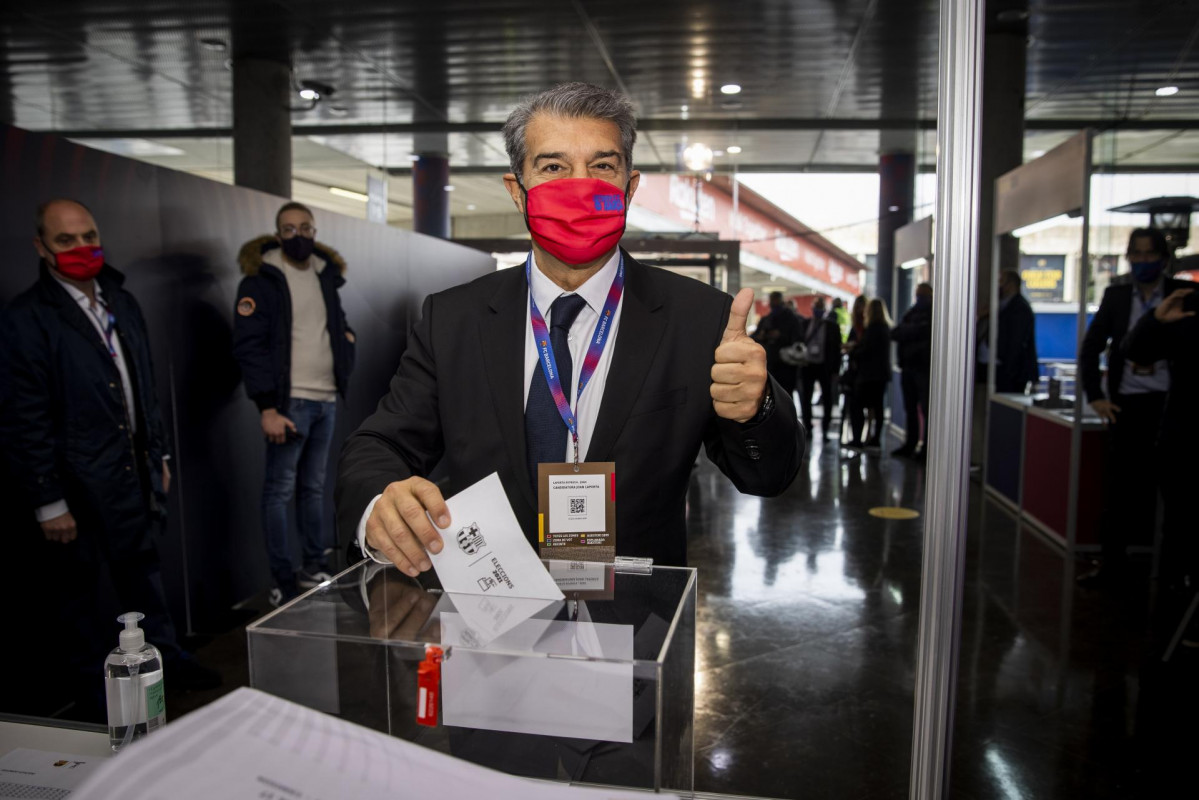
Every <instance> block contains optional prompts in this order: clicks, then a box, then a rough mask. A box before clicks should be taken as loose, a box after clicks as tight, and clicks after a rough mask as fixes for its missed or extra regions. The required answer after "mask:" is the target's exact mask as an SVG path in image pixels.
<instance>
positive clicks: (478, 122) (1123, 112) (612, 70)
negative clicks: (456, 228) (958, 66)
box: [0, 0, 1199, 171]
mask: <svg viewBox="0 0 1199 800" xmlns="http://www.w3.org/2000/svg"><path fill="white" fill-rule="evenodd" d="M991 6H992V7H991V12H990V16H991V19H990V22H989V24H990V25H992V26H997V27H1007V28H1009V29H1015V30H1024V29H1025V28H1026V29H1027V34H1028V48H1027V62H1026V63H1027V77H1026V93H1025V98H1026V100H1025V102H1026V117H1027V119H1028V129H1029V132H1028V144H1027V147H1026V149H1028V150H1032V149H1046V148H1047V147H1050V146H1052V145H1053V144H1055V143H1056V142H1058V141H1061V140H1062V139H1064V138H1065V137H1066V136H1068V135H1069V134H1070V133H1072V132H1074V131H1075V130H1077V129H1078V128H1079V127H1080V126H1082V125H1084V124H1095V125H1100V126H1102V127H1105V128H1108V129H1111V130H1114V131H1116V133H1115V136H1116V137H1118V143H1117V144H1113V145H1112V147H1111V148H1109V152H1111V153H1112V157H1113V158H1114V159H1116V161H1117V165H1118V166H1122V167H1127V168H1138V169H1151V168H1170V169H1181V168H1189V167H1194V165H1195V164H1196V163H1197V162H1199V130H1197V129H1199V56H1197V53H1199V45H1197V43H1196V39H1197V38H1199V0H1141V1H1140V2H1114V1H1113V0H1078V2H1069V1H1068V0H1034V1H1033V2H1030V3H1025V4H1023V7H1024V8H1027V17H1026V18H1025V17H1024V16H1023V14H1022V13H1021V12H1022V7H1021V6H1022V4H1021V3H1019V2H1015V1H1014V0H1009V1H1008V2H1002V3H992V4H991ZM937 7H938V3H937V0H794V1H793V2H784V1H782V0H756V1H749V2H745V1H743V2H731V1H729V2H716V1H715V0H713V1H710V2H682V1H681V0H657V1H656V2H655V1H650V0H639V1H637V2H632V1H631V0H607V1H606V2H603V3H600V2H597V1H596V0H558V1H557V2H543V3H537V2H521V1H520V0H497V1H496V2H486V0H474V1H473V2H471V1H469V0H441V1H440V2H438V1H437V0H431V1H430V2H424V3H408V2H396V1H395V0H389V1H388V2H375V1H374V0H368V1H363V2H355V1H354V0H344V1H343V2H340V3H338V2H329V0H324V2H309V0H285V1H278V2H276V1H273V0H251V1H249V2H215V1H214V0H200V1H199V2H187V3H182V2H178V0H174V1H173V2H161V1H159V0H152V1H151V2H138V1H136V0H107V1H105V2H87V3H84V2H62V1H61V0H40V1H36V2H34V1H31V0H8V2H7V3H6V4H5V5H4V7H3V10H2V11H0V119H3V120H4V121H11V122H13V123H15V124H16V125H19V126H21V127H25V128H30V129H33V130H56V131H62V132H64V133H67V134H69V135H71V136H75V137H85V136H86V137H97V136H124V137H133V136H135V137H140V138H149V139H164V138H169V137H187V138H199V137H206V136H209V137H212V136H228V135H229V130H230V127H231V125H232V119H231V97H230V95H231V91H232V80H231V75H232V73H231V72H230V67H229V64H230V62H231V59H233V58H234V57H235V55H236V56H237V57H241V56H259V57H267V58H276V59H282V60H286V61H289V62H290V63H291V64H292V66H293V70H294V75H295V80H296V82H297V85H298V82H299V81H301V80H318V81H321V82H323V83H327V84H329V85H331V86H332V87H334V88H335V90H336V91H335V93H334V94H333V95H332V96H330V97H326V98H325V99H324V100H323V101H322V102H321V103H319V104H317V106H316V108H315V109H314V110H311V111H306V112H295V113H294V116H293V124H294V126H295V128H296V132H297V134H303V135H319V136H321V137H322V138H321V139H319V141H321V142H323V143H324V144H326V145H328V146H331V147H334V148H336V149H339V150H342V151H343V152H346V153H348V154H350V155H352V156H355V157H356V158H360V159H362V160H364V161H366V162H367V163H370V164H373V165H376V166H390V167H403V166H405V165H407V164H408V163H410V162H409V161H408V158H407V156H408V154H409V153H411V152H413V150H414V149H416V148H418V147H419V146H420V145H419V144H418V143H416V142H415V141H414V137H415V136H416V135H417V134H421V135H429V134H432V135H435V136H441V135H444V136H445V137H446V139H445V142H444V144H443V146H444V147H445V148H446V150H447V151H448V152H449V153H450V155H451V163H452V165H453V167H454V168H455V169H460V170H491V169H499V168H502V167H503V165H504V164H505V163H506V159H505V157H504V155H503V148H502V144H501V141H500V137H499V135H498V127H499V123H500V122H502V120H503V119H504V117H505V116H506V115H507V113H508V111H509V109H510V108H511V106H512V104H513V102H514V101H515V100H516V99H517V98H518V97H520V96H521V95H522V94H525V93H528V92H532V91H535V90H537V89H540V88H543V87H545V86H546V85H549V84H551V83H554V82H558V81H563V80H586V81H591V82H595V83H600V84H604V85H608V86H614V87H619V88H622V89H624V90H625V91H627V92H628V93H629V95H630V96H631V97H632V98H633V100H634V101H635V103H636V105H637V109H638V114H639V118H640V125H641V130H642V132H643V133H642V140H641V142H639V145H638V151H637V156H636V157H637V161H638V166H640V167H642V168H643V169H654V168H660V169H670V168H673V166H674V164H675V162H676V146H677V145H678V144H679V143H680V142H682V141H683V140H684V138H690V140H692V141H695V140H697V139H699V140H704V141H706V142H708V143H710V144H711V145H712V146H713V147H715V148H723V147H726V146H727V145H729V144H734V143H735V144H739V145H741V146H742V147H743V148H744V149H743V152H742V153H741V154H740V155H739V156H738V157H737V160H738V164H739V166H740V167H741V168H743V169H758V170H778V171H783V170H802V169H821V170H828V169H838V168H848V169H874V168H875V166H876V165H877V160H878V153H879V151H880V150H881V149H886V148H889V147H894V146H903V147H910V148H913V149H914V150H915V151H916V152H917V154H918V156H919V158H920V160H921V163H922V164H923V165H926V166H927V165H931V163H932V161H933V144H934V138H935V133H934V129H935V115H936V83H937V80H936V78H937V76H936V68H937V64H936V62H937V58H936V55H937V54H936V45H937ZM1001 11H1003V12H1005V13H1004V14H1003V16H1002V18H997V16H996V15H997V14H998V13H999V12H1001ZM208 40H214V41H212V42H210V41H208ZM206 42H208V43H207V44H206ZM222 44H223V46H224V49H221V47H220V45H222ZM731 82H735V83H739V84H740V85H741V86H743V87H744V89H743V91H742V92H741V93H740V94H739V95H735V96H726V95H723V94H721V92H720V90H719V87H720V86H721V84H724V83H731ZM1167 84H1170V85H1177V86H1179V87H1180V89H1181V91H1180V92H1179V93H1178V94H1176V95H1174V96H1172V97H1162V98H1159V97H1157V96H1155V94H1154V89H1156V88H1158V87H1160V86H1164V85H1167ZM725 159H726V160H725V161H724V162H718V163H725V164H727V163H729V162H728V160H727V159H728V157H727V156H726V157H725Z"/></svg>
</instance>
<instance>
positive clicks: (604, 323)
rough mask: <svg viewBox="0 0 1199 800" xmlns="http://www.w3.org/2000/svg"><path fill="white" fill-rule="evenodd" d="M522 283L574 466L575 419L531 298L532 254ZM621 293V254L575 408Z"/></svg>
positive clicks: (589, 347) (593, 336) (546, 329)
mask: <svg viewBox="0 0 1199 800" xmlns="http://www.w3.org/2000/svg"><path fill="white" fill-rule="evenodd" d="M525 280H526V282H528V284H529V321H530V323H531V324H532V325H533V338H534V339H535V340H536V344H537V354H538V356H539V358H538V361H540V362H541V371H542V373H543V374H544V375H545V382H546V383H547V384H549V387H550V396H551V397H553V398H554V405H555V406H557V407H558V414H559V415H560V416H561V417H562V421H563V422H565V423H566V427H567V428H568V429H569V430H570V435H571V439H572V440H573V441H574V449H575V464H578V463H579V426H578V420H576V419H575V414H574V412H573V411H571V408H570V401H569V400H567V399H566V393H565V392H564V391H562V381H561V379H560V378H559V377H558V362H557V359H555V358H554V348H553V347H552V346H551V345H550V329H549V326H548V325H546V323H545V317H543V316H542V315H541V311H539V310H538V309H537V301H536V300H534V299H533V254H532V253H529V258H528V260H527V261H525ZM623 293H624V254H623V253H621V254H620V261H619V263H618V264H617V266H616V277H614V278H613V279H612V286H611V287H609V289H608V298H607V299H606V300H605V301H604V308H603V310H602V311H601V312H600V316H599V320H598V321H597V322H596V323H595V330H594V331H592V333H591V341H590V343H589V344H588V345H587V355H586V356H585V357H584V358H583V369H582V371H581V372H580V373H579V386H578V391H577V392H576V393H575V403H576V405H577V404H578V398H580V397H582V396H583V390H584V389H586V388H587V384H588V382H590V381H591V378H592V376H593V375H595V369H596V367H597V366H599V360H600V355H602V354H603V352H604V345H605V344H607V342H608V334H609V333H611V331H612V320H613V317H614V315H615V314H616V307H617V306H619V305H620V296H621V295H622V294H623Z"/></svg>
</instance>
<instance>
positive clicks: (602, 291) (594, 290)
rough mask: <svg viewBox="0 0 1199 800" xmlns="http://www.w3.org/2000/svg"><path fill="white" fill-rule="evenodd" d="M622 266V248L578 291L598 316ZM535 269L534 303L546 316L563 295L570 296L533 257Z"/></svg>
mask: <svg viewBox="0 0 1199 800" xmlns="http://www.w3.org/2000/svg"><path fill="white" fill-rule="evenodd" d="M619 264H620V248H619V247H618V248H616V251H615V252H614V253H612V257H611V258H609V259H608V261H607V262H606V263H605V264H604V266H602V267H600V269H599V272H596V273H595V274H594V275H592V276H591V277H590V278H588V279H587V282H586V283H584V284H583V285H582V286H580V287H579V288H578V289H577V290H576V291H575V294H577V295H578V296H579V297H581V298H583V301H584V302H585V303H587V306H588V307H589V308H590V309H591V310H592V311H594V312H595V313H596V316H598V315H599V314H601V313H603V309H604V303H605V301H607V299H608V290H609V289H610V288H612V279H613V278H615V277H616V268H617V266H618V265H619ZM533 265H534V266H533V269H532V270H531V271H530V272H531V275H532V285H531V286H530V289H531V290H532V292H533V302H535V303H537V309H538V310H539V311H540V312H541V313H542V315H543V316H544V315H545V314H546V313H548V312H549V310H550V306H551V305H552V304H553V302H554V301H555V300H557V299H558V298H559V297H560V296H561V295H564V294H569V293H568V292H564V291H562V287H561V286H559V285H558V284H556V283H554V282H553V281H551V280H550V279H549V278H548V277H546V275H545V273H544V272H542V271H541V268H540V267H538V266H537V258H536V257H535V256H534V257H533Z"/></svg>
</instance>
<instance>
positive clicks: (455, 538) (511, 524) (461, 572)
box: [429, 472, 564, 600]
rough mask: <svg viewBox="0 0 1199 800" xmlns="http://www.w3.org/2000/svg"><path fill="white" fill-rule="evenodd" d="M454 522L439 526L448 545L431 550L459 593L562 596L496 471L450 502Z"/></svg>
mask: <svg viewBox="0 0 1199 800" xmlns="http://www.w3.org/2000/svg"><path fill="white" fill-rule="evenodd" d="M446 505H447V506H448V507H449V509H450V519H452V520H453V522H452V523H451V524H450V526H449V527H448V528H438V530H439V531H440V533H441V538H442V540H443V541H444V542H445V547H443V548H442V550H441V552H440V553H437V554H433V553H430V554H429V558H430V560H431V561H432V562H433V568H434V569H435V570H436V571H437V577H438V578H439V579H440V580H441V586H442V588H444V589H445V591H447V592H454V593H457V594H476V595H487V596H490V597H497V596H498V597H528V598H536V599H540V600H562V599H563V598H564V595H563V594H562V591H561V590H560V589H559V588H558V587H557V585H556V584H555V583H554V580H553V578H551V577H550V574H549V573H548V572H546V570H545V567H544V566H543V565H542V563H541V559H540V558H538V556H537V553H536V552H535V551H534V550H533V548H532V547H530V546H529V542H528V540H526V539H525V535H524V532H523V531H521V529H520V524H519V523H518V522H517V521H516V514H514V513H513V512H512V505H511V504H510V503H509V502H508V496H507V495H506V494H504V486H503V484H501V483H500V477H499V475H498V474H496V473H494V472H493V473H492V474H490V475H488V476H487V477H486V478H484V479H483V480H481V481H479V482H478V483H476V484H475V485H473V486H471V487H469V488H466V489H463V490H462V491H461V492H459V493H458V494H456V495H454V496H453V497H451V498H450V499H449V500H447V501H446Z"/></svg>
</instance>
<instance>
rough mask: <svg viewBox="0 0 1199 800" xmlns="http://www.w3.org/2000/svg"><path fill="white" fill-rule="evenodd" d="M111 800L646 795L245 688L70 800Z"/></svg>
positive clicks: (116, 761) (113, 763)
mask: <svg viewBox="0 0 1199 800" xmlns="http://www.w3.org/2000/svg"><path fill="white" fill-rule="evenodd" d="M659 796H664V795H659ZM113 797H119V798H121V800H156V798H164V797H169V798H171V800H210V799H211V798H214V797H219V798H222V800H259V799H260V798H277V799H278V800H341V798H355V799H356V800H358V799H360V800H375V799H376V798H378V800H395V798H398V797H421V798H437V799H438V800H459V799H460V800H478V799H479V798H481V797H486V798H487V800H508V799H509V798H511V800H554V799H555V798H567V800H570V799H571V798H579V800H642V798H644V797H645V793H644V792H640V791H632V790H627V789H616V788H613V789H605V788H592V787H573V786H569V785H567V784H564V783H555V782H549V781H535V780H530V779H528V778H518V777H515V776H512V775H507V774H505V773H502V772H496V771H494V770H490V769H486V768H484V767H480V766H477V765H475V764H471V763H469V762H466V761H462V760H460V759H457V758H454V757H452V756H448V755H445V754H443V753H438V752H436V751H434V750H429V749H426V748H424V747H421V746H420V745H417V744H413V743H412V742H407V741H404V740H403V739H397V738H394V737H392V736H388V735H387V734H384V733H379V732H378V731H372V730H369V729H368V728H363V727H360V726H358V725H354V724H353V723H350V722H346V721H344V720H340V719H337V718H336V717H330V716H327V715H325V714H322V713H320V712H319V711H313V710H312V709H309V708H305V707H303V706H300V705H297V704H295V703H292V702H290V701H287V700H283V699H281V698H278V697H274V696H272V695H269V694H266V693H264V692H260V691H257V690H255V689H246V688H241V689H238V690H237V691H235V692H233V693H232V694H228V695H225V696H224V697H222V698H221V699H220V700H217V701H216V702H214V703H212V704H211V705H208V706H205V707H204V708H201V709H199V710H198V711H193V712H192V713H191V714H188V715H187V716H185V717H182V718H181V719H179V720H176V721H174V722H171V723H170V724H168V725H166V726H165V727H163V728H162V729H161V730H159V731H157V732H155V733H153V734H151V735H150V736H147V737H146V738H145V739H142V740H141V741H138V742H134V743H133V744H132V745H130V746H129V748H128V749H127V750H125V751H122V752H121V753H120V754H119V755H117V756H116V757H115V758H112V759H108V760H107V761H106V762H105V763H104V764H103V765H101V766H100V767H99V768H98V769H97V771H96V772H95V773H94V774H93V775H92V776H91V777H90V778H88V779H87V780H86V781H84V783H83V785H82V786H80V787H79V788H78V789H77V790H76V791H75V792H73V793H72V794H71V800H107V798H113ZM676 800H677V798H676Z"/></svg>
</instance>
